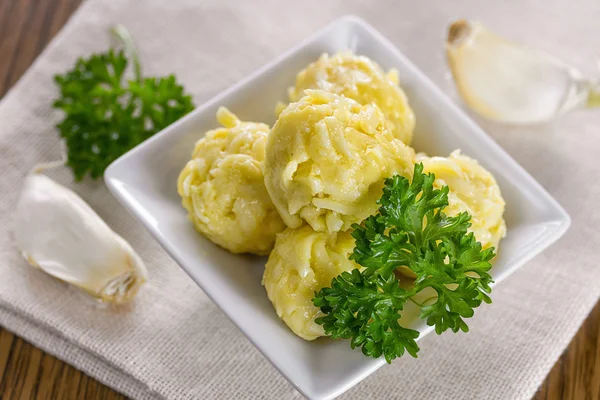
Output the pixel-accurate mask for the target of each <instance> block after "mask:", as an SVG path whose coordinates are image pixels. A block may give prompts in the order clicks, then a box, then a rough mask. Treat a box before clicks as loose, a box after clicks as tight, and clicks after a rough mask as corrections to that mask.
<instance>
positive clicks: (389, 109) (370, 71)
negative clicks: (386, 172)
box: [289, 52, 415, 144]
mask: <svg viewBox="0 0 600 400" xmlns="http://www.w3.org/2000/svg"><path fill="white" fill-rule="evenodd" d="M306 89H320V90H324V91H327V92H331V93H335V94H339V95H344V96H346V97H348V98H351V99H352V100H355V101H357V102H358V103H360V104H375V105H377V106H378V107H379V108H381V110H382V111H383V115H385V117H386V118H387V119H388V120H389V121H390V122H391V123H392V132H393V133H394V135H395V136H396V137H397V138H398V139H400V140H402V141H403V142H404V143H406V144H410V142H411V139H412V135H413V130H414V127H415V115H414V113H413V111H412V109H411V108H410V106H409V105H408V99H407V98H406V95H405V94H404V91H403V90H402V89H401V88H400V86H398V73H397V71H396V70H391V71H390V72H389V73H388V74H386V73H385V72H384V71H383V69H381V67H380V66H379V65H377V64H376V63H375V62H373V61H371V60H370V59H369V58H367V57H363V56H357V55H354V54H352V53H351V52H344V53H339V54H336V55H334V56H332V57H330V56H328V55H327V54H323V55H322V56H321V57H320V58H319V59H318V60H317V61H315V62H314V63H312V64H310V65H309V66H308V67H306V69H304V70H302V71H301V72H300V73H298V75H297V77H296V86H294V87H292V88H290V89H289V97H290V100H291V101H298V100H300V98H302V97H303V96H304V91H305V90H306Z"/></svg>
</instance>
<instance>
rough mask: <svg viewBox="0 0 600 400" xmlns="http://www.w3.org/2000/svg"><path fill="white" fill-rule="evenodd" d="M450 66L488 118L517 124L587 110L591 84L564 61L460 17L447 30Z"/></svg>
mask: <svg viewBox="0 0 600 400" xmlns="http://www.w3.org/2000/svg"><path fill="white" fill-rule="evenodd" d="M446 54H447V58H448V64H449V66H450V69H451V71H452V74H453V76H454V80H455V82H456V86H457V88H458V91H459V93H460V95H461V96H462V98H463V100H464V102H465V103H466V104H467V105H468V106H469V107H470V108H472V109H473V110H474V111H476V112H477V113H479V114H481V115H482V116H484V117H487V118H490V119H494V120H498V121H502V122H508V123H515V124H532V123H539V122H545V121H548V120H550V119H552V118H554V117H556V116H558V115H560V114H563V113H565V112H568V111H571V110H574V109H578V108H583V107H585V106H587V105H588V99H589V98H591V97H590V96H591V90H592V86H593V85H592V83H591V82H589V81H584V80H583V79H582V78H581V75H580V73H579V72H578V71H576V70H575V69H573V68H571V67H569V66H568V65H565V64H564V63H562V62H561V61H559V60H557V59H555V58H553V57H551V56H549V55H547V54H545V53H543V52H540V51H536V50H533V49H530V48H527V47H525V46H522V45H520V44H517V43H513V42H510V41H508V40H506V39H504V38H502V37H500V36H497V35H496V34H494V33H492V32H490V31H489V30H488V29H487V28H486V27H485V26H483V25H482V24H480V23H477V22H470V21H466V20H460V21H456V22H454V23H453V24H452V25H451V26H450V28H449V31H448V39H447V42H446Z"/></svg>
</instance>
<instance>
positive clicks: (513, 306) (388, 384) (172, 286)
mask: <svg viewBox="0 0 600 400" xmlns="http://www.w3.org/2000/svg"><path fill="white" fill-rule="evenodd" d="M348 13H352V14H356V15H359V16H361V17H363V18H365V19H366V20H367V21H369V22H370V23H372V24H373V25H374V26H375V27H377V28H378V29H379V30H380V31H381V32H382V33H383V34H384V35H386V36H387V37H388V38H390V39H391V40H392V41H393V42H394V43H396V44H397V46H398V47H399V48H400V49H401V50H402V51H403V52H404V53H405V54H406V55H407V56H408V57H409V58H411V59H412V60H413V61H414V62H415V63H416V64H417V65H419V66H420V67H421V68H422V69H423V70H424V71H425V73H426V74H428V75H429V76H430V77H431V78H432V79H433V80H434V81H435V82H436V83H437V84H439V85H440V86H441V87H442V89H443V90H445V91H447V92H449V93H452V92H453V88H452V83H451V82H450V81H449V79H448V77H447V69H446V67H445V60H444V53H443V40H444V37H445V29H446V27H447V25H448V22H449V21H451V20H453V19H456V18H460V17H466V18H476V19H480V20H481V21H484V22H485V23H486V24H487V25H489V26H490V27H491V28H492V29H496V30H498V31H500V32H504V33H505V34H508V35H510V36H512V37H514V38H520V39H526V40H527V41H528V42H529V43H531V44H532V45H535V46H539V47H541V48H544V49H545V50H548V51H549V52H551V53H553V54H556V55H557V56H559V57H562V58H565V59H567V60H570V61H571V62H573V63H574V64H575V65H577V66H579V67H581V68H582V69H583V70H584V71H585V72H587V73H590V74H592V73H593V72H594V71H593V61H594V59H593V57H594V56H598V52H599V51H600V48H599V47H598V44H599V42H598V35H597V33H598V31H597V27H598V25H597V24H598V21H599V20H600V3H598V2H597V1H596V0H581V1H579V2H578V4H577V6H576V7H574V6H572V5H571V2H568V1H562V2H561V1H555V0H552V1H545V2H540V1H537V0H527V1H519V2H493V3H486V4H484V2H480V1H477V0H458V1H453V2H448V1H445V0H436V1H427V2H416V1H408V0H406V1H402V2H399V1H395V0H389V1H381V2H377V1H366V0H365V1H360V0H333V1H323V0H303V1H293V2H285V1H281V0H279V1H277V0H273V1H239V2H234V1H222V0H214V1H209V0H189V1H184V0H179V1H160V0H146V1H143V2H142V1H133V0H131V1H124V0H111V1H99V0H98V1H94V0H90V1H86V2H85V3H84V4H83V5H82V7H81V8H80V10H78V11H77V13H76V14H75V16H74V17H73V18H72V19H71V20H70V22H69V23H68V24H67V26H66V27H65V28H64V29H63V31H62V32H61V33H60V34H59V35H58V37H57V38H56V39H55V40H54V41H53V42H52V43H51V44H50V45H49V46H48V48H47V49H46V51H45V52H44V53H43V55H42V56H41V57H40V58H39V59H38V60H37V61H36V62H35V64H34V65H33V66H32V68H31V69H30V70H29V71H28V72H27V73H26V74H25V76H24V77H23V78H22V79H21V81H20V82H19V83H18V84H17V85H16V86H15V87H14V89H13V90H12V91H11V92H10V93H9V94H8V95H7V96H6V97H5V99H4V100H3V101H2V103H1V105H0V171H1V174H2V175H1V178H0V324H1V325H3V326H4V327H6V328H7V329H9V330H11V331H13V332H15V333H16V334H18V335H20V336H22V337H24V338H25V339H26V340H28V341H31V342H32V343H34V344H35V345H37V346H40V347H41V348H42V349H44V350H46V351H47V352H49V353H51V354H54V355H56V356H57V357H59V358H61V359H63V360H65V361H67V362H69V363H70V364H73V365H74V366H76V367H77V368H79V369H81V370H83V371H84V372H86V373H88V374H89V375H91V376H93V377H95V378H97V379H99V380H100V381H101V382H103V383H105V384H107V385H109V386H112V387H113V388H115V389H116V390H118V391H120V392H122V393H124V394H126V395H129V396H131V397H134V398H138V399H155V398H156V399H159V398H169V399H211V398H228V399H229V398H264V399H286V398H301V396H300V395H299V394H298V393H297V392H296V391H295V390H294V389H293V388H292V387H291V385H289V384H288V383H287V382H286V380H285V379H284V378H283V377H282V376H280V375H279V374H278V372H277V371H276V370H275V368H273V367H272V366H271V365H270V363H269V362H267V361H266V360H265V359H264V358H263V357H262V356H261V355H260V353H259V352H258V351H257V350H256V349H255V348H254V347H253V346H252V345H251V344H250V343H249V342H248V341H247V340H246V339H245V338H244V336H243V335H242V334H241V333H240V332H239V331H238V330H237V329H236V328H235V326H234V325H233V324H232V323H231V322H230V321H229V320H228V319H227V317H225V316H224V315H223V314H222V313H221V312H220V311H219V310H218V309H217V307H216V306H215V305H213V304H212V302H211V301H210V300H209V299H208V298H207V296H206V295H205V294H204V293H203V292H202V291H201V290H200V289H199V288H198V287H197V286H196V285H195V284H194V283H193V282H192V281H191V280H190V279H189V278H188V277H187V275H185V273H183V272H182V271H181V270H180V269H179V268H178V266H177V265H175V263H174V262H173V261H172V260H171V259H170V258H169V257H168V256H167V255H166V254H165V252H164V251H163V250H162V249H161V248H160V247H159V246H158V245H157V244H156V243H155V241H154V240H153V239H152V238H151V237H150V235H149V234H148V233H147V232H146V231H145V230H144V229H143V228H142V227H141V226H140V224H138V223H137V222H136V221H135V220H134V219H133V218H132V217H130V216H129V215H128V214H127V212H126V211H125V210H124V209H123V208H121V207H120V206H119V204H118V203H117V202H116V200H115V199H114V198H113V197H112V196H111V195H110V194H109V193H108V191H107V189H106V187H105V186H104V184H103V183H102V182H95V183H94V182H84V183H83V184H72V183H71V175H70V173H69V172H68V171H66V170H63V171H58V172H56V173H54V174H53V178H55V179H57V180H58V181H59V182H61V183H64V184H67V185H69V186H71V187H73V188H74V190H76V191H77V192H78V193H79V194H80V195H81V196H82V197H83V198H84V199H85V200H86V201H88V202H89V203H90V204H91V206H92V207H93V208H94V209H95V210H97V211H98V213H99V214H100V215H101V216H102V217H103V218H105V219H106V221H107V222H108V223H109V225H111V226H112V227H113V228H114V229H115V230H116V231H117V232H119V233H120V234H121V235H123V237H125V239H127V240H128V241H129V242H130V243H131V244H132V245H133V246H134V247H135V248H136V249H137V250H138V252H139V253H140V254H141V256H142V257H143V258H144V260H145V261H146V263H147V266H148V268H149V273H150V281H149V283H148V284H147V285H146V286H145V287H144V288H143V289H142V291H141V292H140V294H139V296H138V298H137V299H136V301H135V304H134V305H133V306H132V307H131V308H130V309H129V310H124V311H121V312H118V313H115V312H114V311H112V310H110V309H100V308H96V307H93V306H90V304H89V303H87V302H83V301H81V300H82V298H81V295H79V294H78V293H76V292H75V291H73V290H65V288H66V286H65V285H64V284H62V283H60V282H58V281H56V280H54V279H52V278H50V277H48V276H46V275H45V274H44V273H42V272H40V271H37V270H34V269H33V268H31V267H28V266H27V265H26V264H25V262H24V261H23V260H22V259H21V257H20V255H19V254H18V252H17V250H16V248H15V246H14V239H13V236H12V230H13V221H12V214H13V212H14V210H15V203H16V199H17V196H18V193H19V191H20V188H21V185H22V181H23V178H24V177H25V175H26V173H27V171H28V170H29V169H30V168H31V167H32V166H33V165H34V164H35V163H37V162H40V161H48V160H54V159H57V158H58V157H59V152H60V150H59V141H58V134H57V131H56V130H55V129H54V127H53V126H54V124H55V123H56V121H57V120H58V119H59V117H60V115H59V114H57V113H56V112H55V111H53V110H52V109H51V106H50V105H51V102H52V99H53V98H54V97H55V96H56V88H55V86H54V84H53V82H52V75H54V74H55V73H58V72H63V71H65V70H66V69H68V68H70V67H71V66H72V65H73V63H74V61H75V59H76V58H77V57H79V56H81V55H84V54H88V53H90V52H92V51H104V50H105V49H107V48H108V46H109V45H110V37H109V35H108V34H107V28H108V27H109V26H110V25H112V24H114V23H123V24H125V25H126V26H127V27H128V29H129V30H130V32H131V33H132V35H133V37H134V38H135V39H136V42H137V44H138V48H139V51H140V53H141V59H142V65H143V68H144V69H145V72H146V73H147V74H148V75H152V74H167V73H175V74H176V75H177V77H178V78H179V79H180V80H181V81H182V82H183V83H184V84H185V86H186V88H187V90H189V91H190V92H191V93H193V95H194V98H195V101H196V104H201V103H202V102H204V101H206V100H208V99H209V98H211V97H212V96H214V95H215V94H217V93H219V92H220V91H222V90H223V89H225V88H227V87H228V86H230V85H231V84H233V83H235V82H236V81H238V80H239V79H241V78H243V77H245V76H246V75H247V74H249V73H250V72H252V71H253V70H255V69H256V68H258V67H260V66H261V65H262V64H264V63H266V62H268V61H270V60H271V59H272V58H274V57H275V56H277V55H278V54H280V53H282V52H283V51H285V50H286V49H287V48H289V47H291V46H293V45H294V44H296V43H298V42H299V41H301V40H302V39H304V38H305V37H307V36H308V35H310V34H312V33H313V32H315V31H316V30H318V29H320V28H321V27H323V26H324V25H326V24H327V23H328V22H330V21H332V20H333V19H335V18H337V17H339V16H341V15H344V14H348ZM480 123H481V124H482V126H483V128H484V129H485V130H486V131H487V132H489V133H490V135H491V136H492V137H493V138H494V139H495V140H496V141H498V142H499V143H500V145H501V146H502V147H504V148H505V149H506V150H507V151H508V152H509V153H510V154H511V155H512V156H513V157H514V158H515V159H516V160H517V161H518V162H519V163H521V165H523V166H524V167H525V169H527V170H528V171H529V172H530V173H531V174H532V175H533V176H534V177H535V178H536V179H537V180H538V181H539V182H540V183H541V184H542V185H543V186H544V187H545V188H546V189H547V190H548V191H549V192H550V193H551V194H552V195H553V196H555V197H556V199H557V200H558V201H559V202H560V203H561V204H562V205H563V206H564V207H565V208H566V209H567V210H568V212H569V213H570V215H571V217H572V218H573V225H572V227H571V229H570V231H569V232H568V233H567V234H566V236H565V237H563V238H562V239H561V240H560V241H559V242H558V243H557V244H556V245H554V246H553V247H551V248H550V249H549V250H547V251H546V252H544V253H543V254H542V255H540V256H538V257H537V258H535V259H534V260H533V261H531V262H529V263H528V264H527V265H526V266H525V267H523V268H522V269H521V270H519V271H518V272H517V273H515V274H514V275H513V276H511V277H510V278H509V279H508V280H507V281H506V282H504V283H502V284H501V285H499V286H498V287H497V288H496V289H495V291H494V296H493V298H494V303H493V304H492V305H491V306H486V307H484V308H483V309H481V310H480V311H478V312H477V314H476V316H475V318H473V319H472V321H470V322H469V325H470V327H471V332H470V333H469V334H457V335H453V334H445V335H443V336H436V335H429V336H427V337H426V338H424V339H423V340H422V341H421V342H420V343H419V344H420V346H421V347H422V351H421V352H420V353H419V359H416V360H415V359H411V358H410V357H404V358H402V359H401V360H397V361H396V362H394V363H393V365H391V366H385V367H383V368H381V369H380V370H379V371H378V372H376V373H375V374H373V375H372V376H371V377H369V378H367V379H366V380H365V381H364V382H363V383H361V384H360V385H358V386H357V387H355V388H353V389H352V390H350V391H349V392H348V393H346V394H345V395H344V396H343V398H346V399H365V398H397V397H403V398H411V399H434V398H445V399H482V398H485V399H528V398H530V397H531V396H532V395H533V394H534V393H535V391H536V389H537V388H538V386H539V385H540V383H541V382H542V381H543V379H544V377H545V376H546V374H547V373H548V371H549V370H550V368H551V367H552V365H553V363H554V362H555V361H556V359H557V358H558V357H559V355H560V354H561V352H562V351H563V349H564V348H565V346H566V345H567V344H568V343H569V341H570V339H571V338H572V337H573V335H574V334H575V332H576V331H577V329H578V327H579V326H580V324H581V322H582V321H583V320H584V318H585V317H586V315H587V314H588V312H589V311H590V309H591V308H592V306H593V305H594V304H595V303H596V302H597V300H598V298H599V295H600V285H599V284H598V283H599V282H600V268H598V266H597V265H598V261H597V254H596V246H597V245H598V244H599V240H598V239H599V238H600V229H598V226H600V210H599V208H598V206H597V202H598V200H599V199H600V185H599V184H598V176H599V175H600V162H599V161H598V154H599V151H600V147H599V146H600V113H598V112H597V113H593V112H580V113H576V114H572V115H568V116H565V117H563V118H561V119H560V120H558V121H556V122H553V123H552V124H547V125H543V126H538V127H531V128H507V127H504V126H499V125H495V124H492V123H488V122H485V121H480Z"/></svg>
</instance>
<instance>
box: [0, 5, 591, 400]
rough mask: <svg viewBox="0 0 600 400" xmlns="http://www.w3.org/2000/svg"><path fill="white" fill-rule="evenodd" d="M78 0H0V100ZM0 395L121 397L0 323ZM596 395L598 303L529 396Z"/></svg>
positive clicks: (585, 399) (538, 399) (544, 399)
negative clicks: (540, 383)
mask: <svg viewBox="0 0 600 400" xmlns="http://www.w3.org/2000/svg"><path fill="white" fill-rule="evenodd" d="M80 3H81V0H0V98H1V97H3V96H4V95H5V94H6V92H7V91H8V90H9V89H10V88H11V87H12V86H13V85H14V84H15V82H16V81H17V80H18V79H19V77H20V76H21V75H22V74H23V73H24V72H25V70H26V69H27V68H28V67H29V65H31V63H32V62H33V60H34V59H35V57H37V56H38V54H39V53H40V52H41V51H42V50H43V49H44V47H45V46H46V44H47V43H48V42H49V41H50V39H52V37H53V36H54V35H55V34H56V33H57V32H58V31H59V30H60V28H61V27H62V26H63V25H64V24H65V23H66V22H67V20H68V18H69V16H70V15H71V14H72V13H73V12H74V11H75V9H76V8H77V7H78V6H79V4H80ZM0 399H1V400H8V399H19V400H20V399H23V400H25V399H36V400H37V399H40V400H41V399H44V400H45V399H61V400H62V399H81V400H84V399H85V400H88V399H90V400H94V399H99V400H100V399H106V400H116V399H125V397H124V396H122V395H121V394H119V393H116V392H115V391H113V390H111V389H109V388H107V387H106V386H104V385H102V384H100V383H98V382H97V381H96V380H94V379H92V378H90V377H88V376H86V375H85V374H83V373H82V372H80V371H78V370H76V369H75V368H73V367H71V366H70V365H68V364H66V363H64V362H62V361H60V360H58V359H57V358H55V357H53V356H50V355H48V354H46V353H44V352H43V351H41V350H39V349H37V348H36V347H34V346H33V345H31V344H29V343H27V342H25V341H24V340H23V339H20V338H18V337H16V336H15V335H13V334H12V333H10V332H8V331H6V330H4V329H2V327H0ZM558 399H566V400H597V399H600V303H599V304H598V305H596V307H595V309H594V310H593V311H592V312H591V314H590V316H589V317H588V318H587V320H586V322H585V324H584V325H583V326H582V327H581V329H580V330H579V332H578V333H577V336H576V337H575V338H574V339H573V341H572V342H571V344H570V345H569V347H568V348H567V350H566V351H565V352H564V354H563V355H562V357H561V358H560V359H559V360H558V362H557V363H556V365H555V366H554V368H553V369H552V371H551V372H550V374H549V375H548V377H547V378H546V380H545V382H544V383H543V384H542V386H541V387H540V390H539V391H538V393H537V394H536V396H535V397H534V400H558Z"/></svg>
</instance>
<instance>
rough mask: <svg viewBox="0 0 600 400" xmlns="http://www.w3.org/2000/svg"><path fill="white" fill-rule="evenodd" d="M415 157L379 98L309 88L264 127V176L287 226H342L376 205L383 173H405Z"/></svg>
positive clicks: (329, 229)
mask: <svg viewBox="0 0 600 400" xmlns="http://www.w3.org/2000/svg"><path fill="white" fill-rule="evenodd" d="M414 157H415V153H414V151H413V149H412V148H410V147H408V146H406V145H405V144H404V143H403V142H402V141H400V140H398V139H396V138H395V137H394V135H393V134H392V131H391V129H390V124H389V123H388V121H387V119H386V118H385V116H384V115H383V112H382V111H381V110H380V109H379V107H377V106H376V105H374V104H367V105H361V104H359V103H357V102H355V101H354V100H352V99H349V98H347V97H344V96H340V95H336V94H333V93H328V92H324V91H321V90H306V95H305V96H304V97H302V98H301V99H300V100H299V101H297V102H295V103H290V104H289V105H288V106H287V107H286V108H285V109H284V110H283V111H282V112H281V114H279V118H278V119H277V122H276V123H275V125H274V126H273V128H272V129H271V132H270V133H269V138H268V140H267V149H266V156H265V163H264V173H265V184H266V186H267V190H268V192H269V194H270V195H271V199H273V203H274V204H275V206H276V207H277V210H278V211H279V214H280V215H281V217H282V218H283V220H284V222H285V223H286V225H287V226H289V227H291V228H297V227H299V226H301V225H302V224H304V223H308V224H309V225H310V226H311V227H312V228H313V229H314V230H316V231H326V232H338V231H345V230H348V229H349V228H350V226H351V225H352V224H353V223H360V222H361V221H362V220H364V219H365V218H366V217H368V216H369V215H371V214H372V213H374V212H375V211H376V210H377V199H379V197H381V189H382V188H383V182H384V180H385V178H389V177H390V176H392V175H394V174H401V175H403V176H407V177H409V176H410V174H411V173H412V170H413V166H414Z"/></svg>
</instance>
